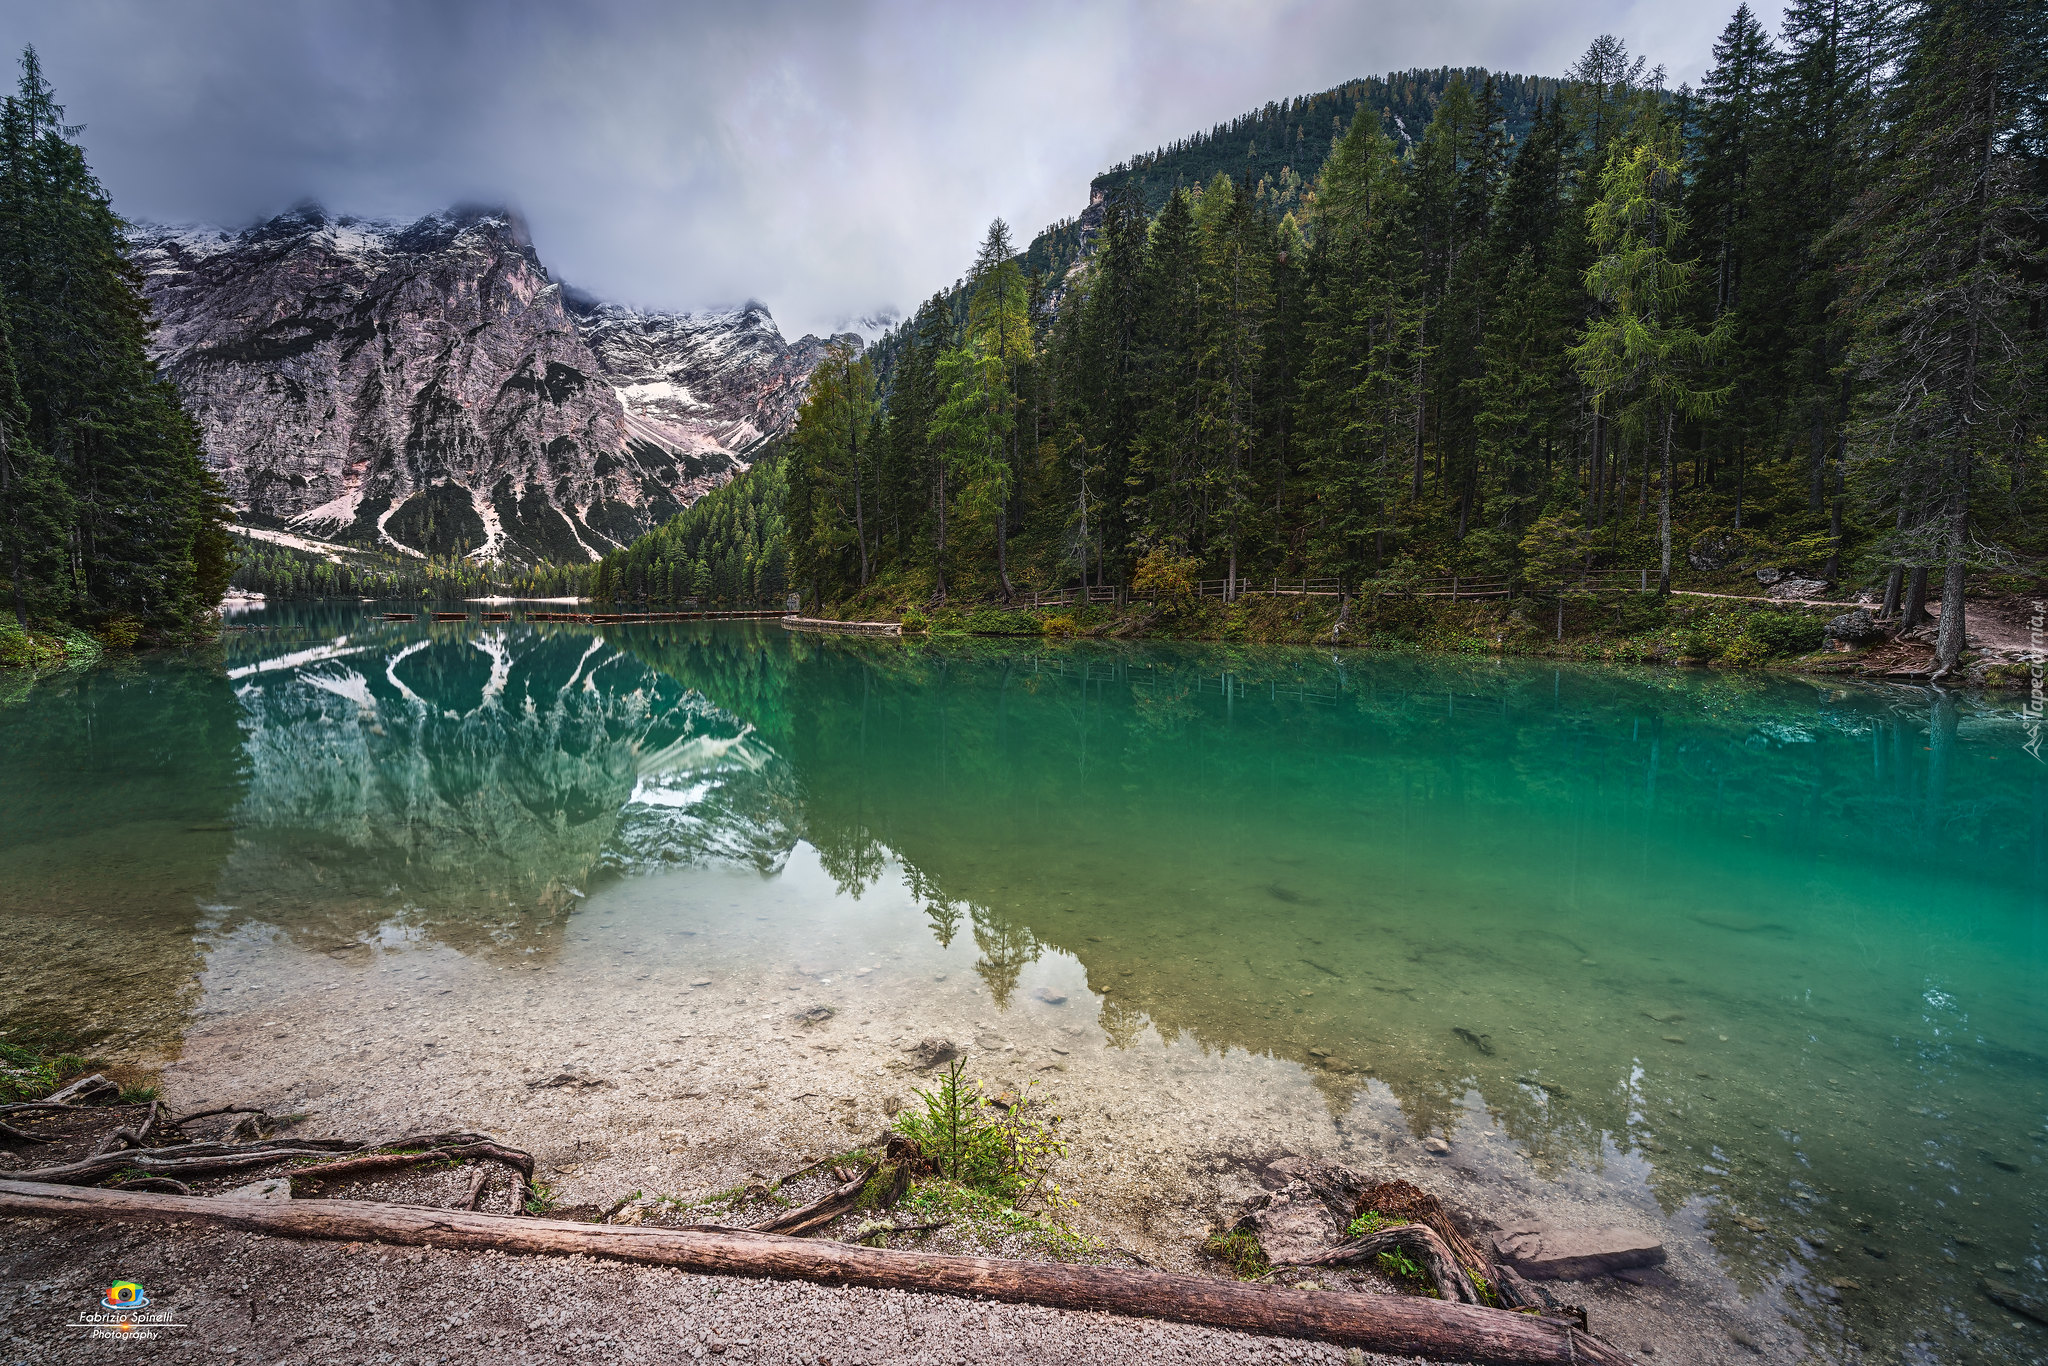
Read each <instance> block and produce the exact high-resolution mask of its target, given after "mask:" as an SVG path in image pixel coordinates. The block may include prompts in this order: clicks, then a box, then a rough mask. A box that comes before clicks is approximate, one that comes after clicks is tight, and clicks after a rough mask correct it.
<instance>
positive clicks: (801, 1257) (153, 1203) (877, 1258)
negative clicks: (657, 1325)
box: [0, 1181, 1628, 1366]
mask: <svg viewBox="0 0 2048 1366" xmlns="http://www.w3.org/2000/svg"><path fill="white" fill-rule="evenodd" d="M0 1216H6V1217H9V1218H27V1219H80V1220H87V1221H92V1222H100V1221H103V1220H110V1219H113V1220H130V1221H158V1220H192V1221H196V1222H200V1223H207V1224H213V1225H218V1226H223V1227H227V1228H238V1229H245V1230H248V1231H250V1232H255V1233H265V1234H276V1235H283V1236H288V1237H309V1238H330V1239H347V1240H351V1241H356V1242H381V1243H394V1244H399V1245H406V1246H415V1247H439V1248H457V1249H463V1250H470V1251H497V1252H528V1253H556V1254H562V1255H574V1254H578V1253H580V1254H583V1255H585V1256H596V1257H610V1258H615V1259H617V1260H620V1261H629V1262H639V1263H645V1264H650V1265H655V1266H672V1267H677V1268H679V1269H681V1270H685V1271H692V1272H698V1273H701V1274H710V1275H740V1276H765V1277H772V1278H776V1279H783V1280H801V1281H818V1282H823V1283H826V1284H831V1285H859V1286H867V1287H871V1288H876V1289H889V1290H917V1291H924V1292H930V1293H938V1294H950V1295H972V1296H978V1297H981V1298H984V1299H993V1300H1002V1301H1005V1302H1007V1303H1010V1304H1040V1305H1046V1306H1048V1307H1051V1308H1055V1309H1071V1310H1082V1311H1094V1312H1107V1313H1112V1314H1127V1315H1132V1316H1136V1317H1143V1318H1155V1319H1167V1320H1170V1321H1173V1322H1178V1323H1194V1324H1201V1325H1204V1326H1206V1327H1213V1328H1225V1329H1233V1330H1236V1331H1239V1332H1248V1333H1267V1334H1272V1335H1275V1336H1279V1337H1293V1338H1307V1339H1312V1340H1316V1341H1322V1342H1332V1343H1338V1344H1341V1345H1348V1346H1357V1347H1361V1348H1364V1349H1366V1350H1368V1351H1374V1352H1384V1353H1387V1354H1389V1355H1393V1356H1409V1357H1417V1356H1419V1357H1432V1358H1435V1359H1438V1360H1447V1361H1469V1362H1482V1363H1501V1366H1518V1364H1519V1363H1550V1362H1560V1363H1572V1362H1582V1361H1583V1362H1591V1363H1596V1366H1625V1363H1627V1361H1628V1358H1627V1357H1626V1356H1624V1355H1623V1354H1621V1353H1620V1352H1618V1351H1616V1350H1615V1349H1614V1348H1612V1347H1610V1346H1608V1345H1607V1344H1606V1343H1604V1342H1602V1341H1601V1340H1600V1339H1598V1338H1595V1337H1592V1336H1591V1335H1589V1334H1586V1333H1584V1332H1582V1331H1580V1330H1578V1329H1576V1328H1574V1327H1573V1326H1571V1325H1569V1324H1565V1323H1560V1322H1558V1321H1556V1320H1553V1319H1543V1318H1538V1317H1535V1316H1532V1315H1528V1314H1516V1313H1510V1312H1508V1311H1506V1310H1503V1309H1487V1308H1481V1307H1480V1306H1478V1305H1470V1304H1448V1303H1445V1302H1444V1301H1441V1300H1434V1299H1425V1298H1422V1297H1420V1296H1411V1295H1361V1294H1353V1293H1348V1292H1343V1291H1323V1292H1319V1293H1304V1292H1302V1291H1298V1290H1289V1289H1279V1288H1274V1287H1263V1286H1251V1285H1239V1284H1234V1283H1232V1282H1229V1281H1220V1280H1211V1279H1208V1278H1206V1277H1197V1276H1178V1275H1169V1274H1167V1273H1164V1272H1158V1271H1132V1270H1126V1269H1123V1268H1121V1267H1102V1266H1072V1265H1067V1264H1064V1263H1059V1262H1025V1261H1015V1260H1011V1259H1008V1258H1000V1257H958V1256H948V1255H943V1254H939V1253H928V1252H897V1251H892V1250H889V1249H883V1248H866V1247H856V1246H852V1245H849V1244H846V1243H833V1242H813V1241H811V1240H808V1239H803V1238H788V1237H783V1236H780V1235H777V1234H767V1233H753V1232H750V1231H747V1230H741V1229H732V1230H727V1229H660V1228H645V1227H639V1228H633V1227H627V1228H616V1227H612V1226H609V1225H604V1224H580V1223H572V1222H569V1221H568V1220H562V1219H529V1218H521V1217H518V1216H513V1215H504V1214H476V1213H473V1212H471V1211H468V1210H449V1209H424V1208H419V1207H415V1206H407V1205H384V1204H376V1203H373V1202H370V1201H361V1200H237V1199H220V1198H206V1197H188V1196H177V1195H146V1194H142V1193H139V1192H134V1191H113V1190H94V1189H80V1188H77V1187H71V1186H44V1185H38V1184H35V1183H32V1182H25V1181H0Z"/></svg>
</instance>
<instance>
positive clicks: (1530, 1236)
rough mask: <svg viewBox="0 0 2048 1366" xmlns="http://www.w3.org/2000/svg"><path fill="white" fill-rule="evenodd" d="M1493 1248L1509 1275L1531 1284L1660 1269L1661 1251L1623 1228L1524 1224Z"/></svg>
mask: <svg viewBox="0 0 2048 1366" xmlns="http://www.w3.org/2000/svg"><path fill="white" fill-rule="evenodd" d="M1494 1248H1495V1249H1496V1250H1497V1251H1498V1252H1499V1253H1500V1255H1501V1256H1503V1257H1505V1258H1506V1259H1507V1260H1508V1261H1510V1262H1513V1263H1514V1265H1515V1270H1517V1271H1519V1272H1521V1273H1522V1274H1523V1275H1524V1276H1529V1277H1532V1278H1534V1279H1537V1280H1553V1281H1583V1280H1589V1279H1591V1278H1592V1277H1595V1276H1611V1275H1613V1274H1614V1273H1615V1272H1617V1271H1627V1270H1630V1269H1632V1268H1635V1267H1642V1266H1660V1265H1662V1264H1663V1261H1664V1245H1663V1244H1662V1243H1660V1242H1658V1241H1657V1240H1656V1239H1655V1238H1654V1237H1652V1236H1651V1235H1649V1234H1647V1233H1639V1232H1637V1231H1636V1230H1634V1229H1629V1228H1572V1229H1559V1228H1551V1227H1550V1226H1548V1225H1545V1224H1527V1225H1523V1226H1521V1227H1519V1228H1511V1229H1506V1230H1504V1231H1503V1232H1502V1233H1501V1235H1500V1236H1499V1237H1498V1238H1496V1239H1494Z"/></svg>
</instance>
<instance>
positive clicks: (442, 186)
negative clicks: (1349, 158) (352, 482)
mask: <svg viewBox="0 0 2048 1366" xmlns="http://www.w3.org/2000/svg"><path fill="white" fill-rule="evenodd" d="M1727 8H1728V7H1724V6H1707V7H1698V6H1673V5H1663V4H1650V3H1641V2H1640V0H1637V2H1636V3H1629V2H1628V0H1595V2H1594V3H1584V4H1578V3H1573V4H1567V3H1563V2H1562V0H1545V2H1544V3H1533V4H1521V3H1511V2H1510V0H1461V2H1458V3H1447V4H1441V5H1433V6H1414V5H1395V4H1390V3H1374V4H1349V3H1341V2H1340V0H1297V2H1296V3H1250V2H1249V0H1219V2H1217V3H1206V4H1199V5H1188V4H1182V3H1164V0H1160V2H1157V3H1154V2H1151V0H1126V2H1125V3H1087V4H1081V3H1072V4H1042V5H1035V6H1028V7H994V6H983V7H967V6H953V5H942V4H936V3H891V4H884V3H872V2H871V3H844V4H840V3H835V4H822V3H815V0H764V2H763V3H757V4H753V5H747V6H733V5H711V4H701V3H699V4H666V3H655V2H654V0H611V2H609V3H596V2H595V0H583V2H582V3H574V2H570V3H546V4H543V3H537V2H535V0H507V2H506V3H490V4H485V3H454V2H443V3H432V2H431V0H406V2H404V3H401V2H400V0H351V3H347V4H342V3H336V2H334V0H297V2H296V3H267V2H266V3H251V2H250V0H187V2H186V3H178V4H160V3H141V2H140V0H77V2H76V3H69V4H64V5H47V4H38V3H32V0H4V3H0V17H4V20H5V22H4V29H0V31H4V32H5V33H6V34H7V35H8V37H9V40H10V41H11V42H12V43H15V44H20V43H24V42H32V43H34V44H36V46H37V47H38V48H39V49H40V50H41V52H42V54H43V58H44V61H45V64H46V68H47V70H48V72H49V74H50V78H51V80H52V82H53V83H54V85H55V86H56V88H57V90H58V91H59V92H60V94H61V96H62V98H64V99H65V100H66V101H67V103H68V104H69V106H70V110H71V115H72V117H73V118H75V119H78V120H81V121H83V122H84V123H85V124H86V125H87V127H86V132H85V134H84V142H85V145H86V147H87V150H88V152H89V154H90V156H91V158H92V161H93V164H94V166H95V167H96V168H97V169H98V171H99V172H100V174H101V175H102V177H103V178H104V180H105V182H106V184H107V187H108V189H109V190H110V191H111V193H112V194H113V197H114V202H115V204H116V206H117V208H119V209H120V210H121V212H123V213H124V214H126V215H128V216H130V217H132V218H138V219H145V220H149V221H153V222H167V223H185V222H211V223H222V224H227V225H229V226H240V225H243V224H246V223H250V222H254V221H259V220H262V219H267V218H269V217H271V216H273V215H275V214H277V213H280V212H282V211H283V210H285V209H287V208H288V207H290V206H291V205H292V204H294V203H297V202H299V201H301V200H302V199H306V198H315V199H318V200H319V201H320V202H322V203H325V204H327V205H329V206H332V207H333V208H334V209H335V210H336V211H337V212H348V213H354V214H360V215H364V216H366V217H376V218H388V219H393V220H397V221H405V222H410V221H413V220H416V219H418V218H419V217H421V216H422V215H425V214H429V213H433V212H435V211H438V210H441V209H444V208H446V207H447V206H449V205H450V204H457V203H463V202H478V203H487V204H505V205H508V206H509V207H511V208H513V209H514V210H516V211H518V212H519V213H521V214H522V215H523V217H524V218H525V220H526V221H527V222H528V224H530V227H531V231H532V234H533V238H534V241H535V243H536V245H537V247H538V249H539V251H540V253H541V255H542V257H543V259H545V260H546V261H547V262H548V265H549V267H550V269H551V271H552V272H553V274H554V275H555V277H556V278H557V279H558V280H561V281H564V282H567V283H569V284H572V285H574V286H576V287H578V288H580V289H584V290H588V291H589V292H590V293H591V294H593V295H595V296H597V297H600V298H604V299H608V300H617V301H621V302H623V303H625V304H629V305H635V306H640V307H646V308H651V309H655V310H663V311H675V310H702V309H706V308H716V307H720V306H725V307H734V306H738V305H741V304H743V303H744V302H745V301H747V300H749V299H760V300H762V301H764V302H765V303H766V304H767V305H768V306H769V307H770V308H772V309H773V310H774V313H775V316H776V317H777V319H779V320H780V322H781V324H782V327H783V330H784V332H785V333H786V334H787V335H789V336H792V337H795V336H801V335H803V334H804V333H806V332H815V333H819V334H829V333H832V332H836V331H856V332H862V333H864V334H866V333H871V331H872V329H871V328H870V327H866V326H863V325H862V320H863V319H865V318H869V317H872V316H874V315H877V314H878V313H880V312H881V311H882V310H885V309H890V308H894V309H896V310H898V311H907V310H909V309H910V308H912V307H914V306H915V304H916V303H917V302H918V300H919V299H921V298H923V297H925V296H927V295H929V294H930V293H931V292H932V291H933V290H935V289H938V288H941V287H943V286H945V285H948V284H950V283H951V282H952V281H953V280H954V279H955V278H956V277H957V276H958V275H959V274H960V273H961V272H962V270H963V269H964V268H965V266H966V265H967V262H968V259H969V257H970V255H971V252H972V249H973V245H974V243H975V242H976V241H977V240H978V239H979V237H980V233H981V229H982V228H983V227H984V226H985V225H986V224H987V222H988V220H989V219H990V218H991V217H993V216H995V215H998V214H1000V215H1002V216H1003V217H1005V218H1007V219H1008V220H1009V221H1010V222H1011V223H1012V224H1013V226H1014V227H1015V228H1016V229H1017V230H1018V232H1019V233H1020V235H1021V238H1022V239H1026V240H1028V238H1029V236H1030V234H1031V233H1032V232H1034V231H1035V230H1036V229H1038V228H1039V227H1041V226H1042V225H1044V224H1045V223H1047V222H1050V221H1052V220H1054V219H1057V218H1060V217H1065V216H1068V215H1071V214H1074V213H1076V212H1078V211H1079V210H1080V209H1081V208H1082V207H1083V205H1084V204H1085V203H1086V197H1085V196H1086V187H1087V184H1088V180H1089V177H1090V176H1092V175H1093V174H1094V173H1096V172H1097V171H1100V170H1102V169H1103V168H1104V167H1106V166H1108V165H1111V164H1113V163H1115V162H1116V161H1118V160H1120V159H1121V158H1123V157H1125V156H1128V155H1130V154H1132V153H1135V152H1140V151H1143V150H1146V149H1148V148H1150V147H1152V146H1154V145H1156V144H1158V143H1160V142H1162V141H1167V140H1171V139H1173V138H1177V137H1181V136H1184V135H1185V134H1187V133H1189V132H1190V131H1192V130H1196V129H1203V128H1207V127H1209V126H1210V125H1212V124H1213V123H1215V122H1216V121H1217V120H1219V119H1227V118H1229V117H1230V116H1232V115H1234V114H1236V113H1238V112H1240V111H1242V110H1245V109H1249V108H1254V107H1257V106H1259V105H1261V104H1263V103H1265V102H1266V101H1267V100H1271V99H1278V98H1282V97H1285V96H1288V95H1292V94H1298V93H1305V92H1309V91H1314V90H1320V89H1324V88H1327V87H1329V86H1332V85H1334V84H1336V83H1338V82H1340V81H1343V80H1346V79H1349V78H1352V77H1356V76H1361V75H1370V74H1375V73H1383V72H1386V71H1389V70H1394V69H1400V68H1407V67H1410V66H1418V65H1421V66H1434V65H1440V64H1452V65H1464V64H1478V65H1487V66H1492V67H1494V68H1497V69H1506V70H1519V71H1536V72H1561V71H1562V70H1563V69H1564V68H1565V67H1566V66H1567V65H1568V64H1569V63H1570V62H1571V61H1572V60H1573V58H1575V57H1576V56H1577V55H1578V54H1579V53H1580V52H1582V51H1583V50H1584V49H1585V47H1586V44H1587V42H1588V41H1589V40H1590V39H1592V38H1593V37H1594V36H1595V35H1596V34H1599V33H1601V32H1613V33H1615V34H1618V35H1620V36H1621V37H1622V38H1624V39H1625V40H1626V41H1627V42H1628V44H1629V47H1630V49H1631V50H1632V51H1636V52H1641V53H1644V54H1646V55H1647V56H1648V57H1649V58H1650V60H1651V62H1652V63H1655V62H1658V61H1666V62H1668V63H1670V72H1669V75H1670V79H1671V81H1672V82H1673V83H1674V84H1675V83H1676V82H1679V81H1682V80H1688V79H1696V78H1697V77H1698V75H1699V71H1698V70H1697V69H1696V68H1697V66H1698V64H1699V63H1700V62H1701V61H1703V60H1704V59H1705V56H1706V54H1707V53H1708V52H1709V51H1710V48H1711V40H1712V37H1713V35H1714V33H1715V32H1717V31H1718V30H1719V28H1720V26H1721V24H1722V23H1724V22H1725V21H1726V18H1727V13H1726V10H1727ZM1781 8H1782V7H1781V6H1780V5H1778V4H1774V3H1765V4H1762V5H1760V6H1758V7H1757V9H1758V12H1759V16H1760V17H1761V18H1762V19H1763V20H1764V22H1765V24H1766V25H1767V26H1771V27H1774V26H1775V24H1776V21H1777V15H1778V12H1779V10H1780V9H1781Z"/></svg>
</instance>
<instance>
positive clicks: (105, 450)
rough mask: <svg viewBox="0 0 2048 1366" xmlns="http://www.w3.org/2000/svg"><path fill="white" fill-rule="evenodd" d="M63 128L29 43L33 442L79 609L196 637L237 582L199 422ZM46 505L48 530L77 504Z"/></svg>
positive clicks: (2, 165) (21, 326)
mask: <svg viewBox="0 0 2048 1366" xmlns="http://www.w3.org/2000/svg"><path fill="white" fill-rule="evenodd" d="M63 119H64V110H63V108H62V106H60V105H59V104H58V103H57V102H56V98H55V96H54V94H53V93H52V91H51V89H50V86H49V84H48V82H46V81H45V80H44V79H43V75H42V66H41V62H40V60H39V59H38V58H37V56H36V52H35V49H33V48H30V49H28V50H27V51H25V52H24V53H23V55H22V63H21V81H20V85H19V87H18V89H17V91H16V93H15V94H14V95H12V96H10V97H8V98H7V100H6V101H5V103H4V105H0V302H4V307H5V318H4V321H5V323H6V326H7V330H8V333H9V336H10V339H11V341H12V344H13V348H14V358H15V364H16V370H17V373H18V377H19V386H20V390H21V393H22V396H23V398H24V399H25V400H26V403H27V408H28V421H27V429H26V435H27V439H28V442H29V444H30V445H31V446H32V447H33V448H34V449H35V450H37V451H39V452H41V453H42V455H44V456H47V457H48V458H49V459H50V460H51V461H52V462H53V464H54V469H55V472H56V475H57V478H58V479H60V480H61V481H62V485H63V489H64V492H65V493H66V494H67V495H68V509H69V516H68V525H67V527H66V529H65V534H64V536H63V545H64V550H65V552H66V555H67V557H68V559H69V562H70V563H69V574H68V577H69V580H70V583H71V584H72V585H73V591H72V595H71V606H72V610H74V611H77V612H80V613H83V614H85V615H86V616H88V617H92V618H100V619H104V618H108V617H113V616H130V617H134V618H136V619H138V620H140V621H142V622H144V623H146V624H149V625H151V626H153V627H157V628H160V629H165V630H182V629H186V628H189V627H191V626H192V625H193V624H195V622H196V621H197V620H198V618H199V617H200V616H201V614H202V613H204V612H205V611H206V610H208V609H209V608H210V607H211V606H212V605H213V603H215V602H217V601H218V600H219V596H220V594H221V592H222V591H223V590H224V589H225V587H226V585H227V578H228V571H229V568H230V557H229V553H228V549H227V544H228V543H227V537H226V533H225V530H224V528H223V527H222V526H221V501H220V494H219V489H218V485H217V483H216V482H215V481H214V480H213V479H212V478H211V476H210V475H209V473H208V471H207V469H206V467H205V464H204V462H203V461H202V459H201V455H200V442H199V432H198V428H197V426H196V425H195V424H194V423H193V422H192V421H191V419H190V418H189V417H187V416H186V414H185V412H184V410H183V408H182V407H181V406H180V404H179V400H178V394H177V391H176V389H175V388H174V387H173V386H172V385H171V384H170V383H169V382H168V381H165V380H162V379H160V378H159V377H158V375H157V373H156V370H155V367H154V365H153V364H152V363H151V362H150V359H149V355H148V339H149V332H150V329H151V326H152V323H151V321H150V316H149V307H148V304H147V303H146V302H145V301H144V299H143V297H142V289H141V283H142V282H141V277H140V275H139V274H138V273H137V271H136V269H135V266H134V264H133V263H132V262H131V261H130V260H129V257H128V248H127V242H126V240H125V238H124V237H123V234H122V224H121V220H120V219H119V218H118V217H116V216H115V214H114V211H113V209H112V207H111V206H110V205H109V204H108V202H107V197H106V194H105V192H104V191H103V190H102V189H101V187H100V184H99V181H98V180H97V178H95V177H94V175H93V173H92V171H91V169H90V168H89V167H88V166H87V165H86V161H85V154H84V152H83V150H82V149H81V148H80V147H79V146H78V144H77V143H75V142H74V141H72V140H71V139H72V138H73V137H75V136H76V134H77V132H78V130H77V129H76V128H73V127H71V126H68V125H66V124H65V123H64V121H63ZM32 486H34V481H30V482H26V483H24V484H23V485H21V488H22V489H24V490H27V489H29V488H31V487H32ZM40 505H41V506H42V508H43V509H44V512H43V517H44V519H45V521H44V525H45V526H46V525H47V518H48V517H50V516H52V515H55V513H56V511H57V509H58V508H59V507H60V506H62V503H60V501H58V500H55V499H54V498H49V497H45V498H43V499H42V500H41V504H40ZM37 534H43V533H37ZM28 572H29V573H30V575H31V578H32V579H33V578H34V571H33V570H29V571H28Z"/></svg>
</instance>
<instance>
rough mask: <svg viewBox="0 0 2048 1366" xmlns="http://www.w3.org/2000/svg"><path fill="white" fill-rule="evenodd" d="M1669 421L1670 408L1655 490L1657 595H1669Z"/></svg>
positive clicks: (1665, 422)
mask: <svg viewBox="0 0 2048 1366" xmlns="http://www.w3.org/2000/svg"><path fill="white" fill-rule="evenodd" d="M1671 421H1672V414H1671V409H1670V408H1668V407H1667V408H1665V410H1664V475H1663V487H1662V488H1661V489H1659V490H1658V492H1657V540H1658V545H1659V550H1660V552H1661V553H1662V556H1663V559H1662V561H1661V562H1660V565H1659V568H1658V570H1657V596H1658V597H1660V598H1668V597H1670V596H1671Z"/></svg>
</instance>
